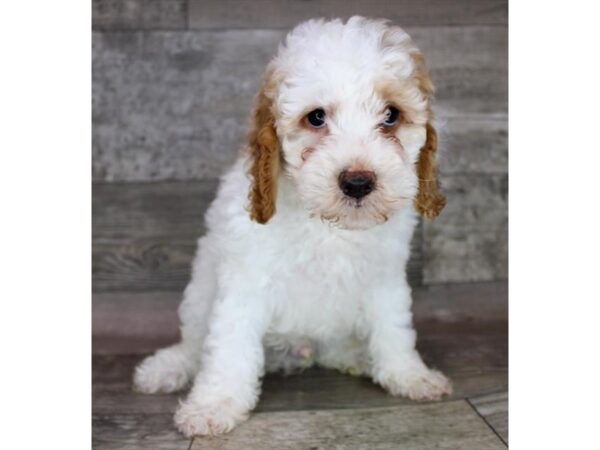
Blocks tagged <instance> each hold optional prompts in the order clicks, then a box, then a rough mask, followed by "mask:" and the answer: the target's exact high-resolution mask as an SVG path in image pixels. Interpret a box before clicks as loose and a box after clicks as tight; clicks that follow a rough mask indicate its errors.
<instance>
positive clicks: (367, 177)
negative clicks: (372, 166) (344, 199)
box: [338, 170, 375, 199]
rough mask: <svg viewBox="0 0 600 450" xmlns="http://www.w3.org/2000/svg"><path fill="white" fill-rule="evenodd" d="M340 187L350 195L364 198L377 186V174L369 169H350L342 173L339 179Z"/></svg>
mask: <svg viewBox="0 0 600 450" xmlns="http://www.w3.org/2000/svg"><path fill="white" fill-rule="evenodd" d="M338 182H339V185H340V189H341V190H342V192H343V193H344V194H346V195H347V196H348V197H352V198H355V199H359V198H363V197H364V196H365V195H367V194H369V193H370V192H371V191H372V190H373V188H374V187H375V174H374V173H373V172H369V171H363V170H360V171H353V172H351V171H348V170H344V171H343V172H342V173H340V176H339V179H338Z"/></svg>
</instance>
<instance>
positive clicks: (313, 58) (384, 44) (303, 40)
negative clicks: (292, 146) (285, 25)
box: [275, 18, 414, 115]
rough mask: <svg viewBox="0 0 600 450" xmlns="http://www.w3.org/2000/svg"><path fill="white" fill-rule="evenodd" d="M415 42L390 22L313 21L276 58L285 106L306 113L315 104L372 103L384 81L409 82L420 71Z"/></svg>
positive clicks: (299, 29) (281, 100) (298, 29)
mask: <svg viewBox="0 0 600 450" xmlns="http://www.w3.org/2000/svg"><path fill="white" fill-rule="evenodd" d="M413 49H414V47H413V46H412V43H411V41H410V38H409V37H408V35H407V34H406V33H404V32H403V31H402V30H401V29H399V28H393V29H390V27H389V26H388V25H387V24H386V23H385V22H384V21H374V20H368V19H364V18H352V19H350V20H349V21H348V22H347V23H343V22H342V21H340V20H334V21H330V22H324V21H318V20H316V21H315V20H314V21H309V22H306V23H304V24H301V25H299V26H298V27H296V28H295V29H294V30H292V32H290V34H289V35H288V36H287V38H286V41H285V43H284V45H282V46H281V47H280V49H279V54H278V56H277V58H276V60H275V63H276V66H277V68H278V70H279V71H280V73H281V74H282V75H283V77H282V78H283V80H282V83H281V85H280V90H279V107H280V111H281V112H282V113H283V114H284V115H287V114H295V113H298V112H301V111H302V110H303V109H304V108H306V107H307V106H310V104H311V103H315V102H316V104H315V105H314V106H319V104H324V105H326V104H333V103H336V102H340V101H343V100H345V99H354V100H355V101H356V100H361V97H366V98H365V99H363V100H365V101H366V100H369V99H368V98H367V97H368V96H369V95H372V91H373V87H374V86H375V84H376V83H377V82H379V81H381V80H386V79H388V80H389V79H395V80H402V79H408V78H409V77H410V76H411V74H412V72H413V69H414V62H413V60H412V58H411V56H410V51H411V50H413Z"/></svg>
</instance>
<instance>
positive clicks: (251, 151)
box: [134, 17, 451, 436]
mask: <svg viewBox="0 0 600 450" xmlns="http://www.w3.org/2000/svg"><path fill="white" fill-rule="evenodd" d="M432 95H433V85H432V83H431V81H430V79H429V76H428V73H427V71H426V68H425V65H424V59H423V56H422V55H421V53H420V52H419V50H418V49H417V48H416V47H415V45H414V44H413V43H412V41H411V39H410V37H409V36H408V35H407V34H406V33H405V32H404V31H403V30H402V29H400V28H398V27H394V26H391V25H390V24H389V23H388V22H386V21H383V20H371V19H366V18H363V17H353V18H351V19H349V20H348V21H347V22H343V21H341V20H332V21H324V20H310V21H308V22H305V23H302V24H301V25H299V26H297V27H296V28H295V29H294V30H293V31H291V32H290V33H289V34H288V36H287V37H286V39H285V42H284V43H283V44H282V45H281V46H280V48H279V51H278V54H277V56H276V57H275V58H274V59H273V60H272V61H271V62H270V64H269V65H268V67H267V69H266V73H265V76H264V80H263V83H262V87H261V89H260V92H259V93H258V96H257V99H256V104H255V108H254V112H253V115H252V121H251V131H250V135H249V140H248V144H247V145H246V147H245V149H244V151H243V153H242V154H241V155H240V157H239V158H238V160H237V162H236V163H235V165H234V166H233V167H232V168H231V170H229V172H228V173H227V174H226V175H225V176H224V177H223V178H222V180H221V184H220V188H219V191H218V193H217V196H216V199H215V200H214V202H213V203H212V205H211V207H210V208H209V210H208V212H207V213H206V224H207V229H208V232H207V234H206V236H204V237H202V238H200V240H199V241H198V252H197V255H196V257H195V259H194V263H193V268H192V279H191V281H190V283H189V285H188V286H187V288H186V289H185V292H184V296H183V302H182V303H181V306H180V308H179V317H180V320H181V342H179V343H177V344H175V345H173V346H172V347H169V348H165V349H162V350H159V351H157V352H156V354H154V355H153V356H150V357H149V358H147V359H146V360H144V361H143V362H142V363H141V364H140V365H139V366H138V367H137V368H136V370H135V374H134V386H135V389H136V390H138V391H140V392H144V393H157V392H174V391H177V390H179V389H182V388H184V387H185V386H186V385H188V383H190V382H192V383H193V388H192V390H191V392H190V393H189V395H188V397H187V399H186V400H185V401H184V402H183V403H182V404H181V405H180V406H179V409H178V410H177V412H176V414H175V423H176V425H177V427H178V428H179V430H180V431H181V432H182V433H184V434H185V435H186V436H193V435H216V434H220V433H224V432H227V431H230V430H231V429H232V428H233V427H234V426H235V425H236V424H239V423H240V422H242V421H243V420H245V419H246V418H247V417H248V414H249V411H251V410H252V409H253V408H254V407H255V406H256V403H257V401H258V396H259V392H260V380H261V377H262V376H263V374H264V373H265V371H274V370H280V369H281V370H285V371H292V370H296V369H302V368H305V367H308V366H310V365H311V364H313V363H316V364H318V365H320V366H323V367H329V368H335V369H338V370H341V371H343V372H349V373H352V374H356V375H364V376H369V377H371V378H372V379H373V381H374V382H376V383H379V384H380V385H381V386H383V387H384V388H385V389H386V390H387V391H388V392H389V393H390V394H392V395H404V396H408V397H410V398H411V399H415V400H433V399H439V398H440V397H441V396H443V395H445V394H449V393H450V391H451V387H450V383H449V381H448V380H447V379H446V378H445V377H444V376H443V375H442V374H441V373H439V372H437V371H434V370H431V369H429V368H427V367H426V366H425V364H424V363H423V361H422V360H421V357H420V356H419V354H418V352H417V351H416V349H415V341H416V335H415V331H414V329H413V327H412V315H411V292H410V288H409V286H408V284H407V281H406V275H405V266H406V262H407V260H408V258H409V244H410V240H411V236H412V233H413V228H414V226H415V223H416V222H417V217H416V215H417V214H416V213H417V212H418V213H420V214H422V215H423V216H425V217H427V218H434V217H435V216H437V215H438V214H439V213H440V211H441V209H442V208H443V207H444V204H445V199H444V197H443V195H442V194H441V193H440V190H439V185H438V181H437V169H436V146H437V138H436V132H435V129H434V128H433V126H432V112H431V101H432Z"/></svg>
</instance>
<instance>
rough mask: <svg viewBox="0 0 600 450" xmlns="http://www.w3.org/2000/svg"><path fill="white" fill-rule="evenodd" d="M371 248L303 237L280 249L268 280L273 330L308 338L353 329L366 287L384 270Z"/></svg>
mask: <svg viewBox="0 0 600 450" xmlns="http://www.w3.org/2000/svg"><path fill="white" fill-rule="evenodd" d="M374 246H375V243H369V242H352V241H348V240H346V239H343V238H339V237H325V238H321V239H319V238H317V237H311V236H309V237H306V236H305V238H304V239H303V240H298V241H296V242H295V243H294V244H293V245H290V246H289V247H288V248H286V249H285V250H282V252H281V256H280V258H278V263H277V264H276V268H275V270H274V272H273V278H272V280H273V290H272V295H273V298H272V301H273V302H274V304H275V309H276V311H277V314H276V316H275V320H274V323H273V326H274V328H275V329H276V330H277V331H279V332H284V333H285V332H292V331H293V332H297V333H301V334H304V335H309V336H324V335H326V334H329V333H334V334H339V333H344V332H350V331H351V330H352V329H353V328H355V327H356V326H357V323H358V322H359V321H360V317H361V316H362V315H363V302H364V301H365V298H366V297H367V296H368V292H369V288H370V285H371V283H374V282H377V281H376V280H377V279H378V278H379V277H380V273H379V272H380V271H381V270H382V267H385V265H383V266H381V254H380V253H381V249H380V248H374ZM378 253H379V259H378Z"/></svg>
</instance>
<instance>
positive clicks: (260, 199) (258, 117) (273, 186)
mask: <svg viewBox="0 0 600 450" xmlns="http://www.w3.org/2000/svg"><path fill="white" fill-rule="evenodd" d="M269 78H270V77H269V76H267V77H266V79H265V83H264V85H263V87H262V88H261V90H260V92H259V93H258V96H257V98H256V105H255V108H254V113H253V115H252V123H251V126H250V127H251V128H250V135H249V152H250V158H251V161H252V165H251V167H250V172H249V173H250V176H251V178H252V184H251V186H250V193H249V198H250V217H251V218H252V220H255V221H256V222H258V223H261V224H265V223H267V222H268V221H269V219H270V218H271V217H273V214H275V202H276V200H277V178H278V177H279V166H280V157H281V156H280V154H281V152H280V144H279V139H278V138H277V132H276V131H275V116H274V114H273V109H272V100H271V98H269V96H268V94H267V89H268V87H269V85H270V84H271V82H270V80H269Z"/></svg>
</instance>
